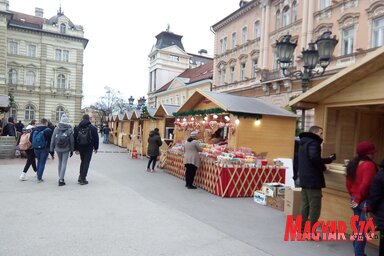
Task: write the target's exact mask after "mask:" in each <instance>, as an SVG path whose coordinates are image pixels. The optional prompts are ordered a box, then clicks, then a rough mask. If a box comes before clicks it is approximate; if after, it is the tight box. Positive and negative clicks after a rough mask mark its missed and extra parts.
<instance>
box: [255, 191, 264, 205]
mask: <svg viewBox="0 0 384 256" xmlns="http://www.w3.org/2000/svg"><path fill="white" fill-rule="evenodd" d="M253 200H254V201H255V202H256V203H258V204H261V205H267V196H266V195H265V194H264V193H263V191H260V190H257V191H255V192H254V194H253Z"/></svg>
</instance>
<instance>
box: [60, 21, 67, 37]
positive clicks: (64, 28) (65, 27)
mask: <svg viewBox="0 0 384 256" xmlns="http://www.w3.org/2000/svg"><path fill="white" fill-rule="evenodd" d="M66 32H67V26H66V25H65V24H64V23H61V24H60V33H61V34H65V33H66Z"/></svg>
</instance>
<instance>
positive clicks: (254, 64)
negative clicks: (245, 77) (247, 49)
mask: <svg viewBox="0 0 384 256" xmlns="http://www.w3.org/2000/svg"><path fill="white" fill-rule="evenodd" d="M256 69H257V58H254V59H252V74H251V77H252V78H255V77H256Z"/></svg>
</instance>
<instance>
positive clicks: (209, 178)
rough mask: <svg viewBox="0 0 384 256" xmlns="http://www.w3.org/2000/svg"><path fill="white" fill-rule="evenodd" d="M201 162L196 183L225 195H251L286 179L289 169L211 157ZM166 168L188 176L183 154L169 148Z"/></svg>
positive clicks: (182, 177) (175, 174)
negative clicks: (220, 161)
mask: <svg viewBox="0 0 384 256" xmlns="http://www.w3.org/2000/svg"><path fill="white" fill-rule="evenodd" d="M201 162H202V166H201V167H200V168H199V170H198V171H197V173H196V176H195V185H196V186H198V187H201V188H203V189H205V190H207V191H208V192H210V193H213V194H215V195H218V196H221V197H251V196H253V193H254V191H256V190H260V189H261V186H262V184H263V183H266V182H280V183H284V181H285V169H284V168H282V167H278V166H260V167H249V166H247V165H240V164H239V165H220V164H218V163H216V161H215V160H213V159H209V158H202V161H201ZM165 171H166V172H168V173H169V174H172V175H174V176H176V177H179V178H181V179H184V178H185V168H184V165H183V155H180V154H176V153H172V152H168V155H167V160H166V164H165Z"/></svg>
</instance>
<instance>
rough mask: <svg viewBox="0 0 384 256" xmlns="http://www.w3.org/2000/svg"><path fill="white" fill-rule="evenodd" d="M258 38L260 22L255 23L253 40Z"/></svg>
mask: <svg viewBox="0 0 384 256" xmlns="http://www.w3.org/2000/svg"><path fill="white" fill-rule="evenodd" d="M259 37H260V21H256V22H255V39H256V38H259Z"/></svg>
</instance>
